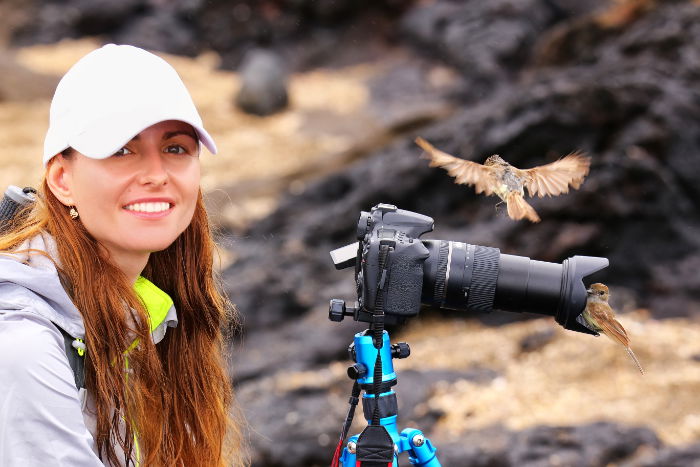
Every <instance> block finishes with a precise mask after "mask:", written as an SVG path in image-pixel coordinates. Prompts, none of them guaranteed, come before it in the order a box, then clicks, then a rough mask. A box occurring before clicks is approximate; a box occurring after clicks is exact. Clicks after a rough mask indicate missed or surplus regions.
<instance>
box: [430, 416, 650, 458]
mask: <svg viewBox="0 0 700 467" xmlns="http://www.w3.org/2000/svg"><path fill="white" fill-rule="evenodd" d="M660 446H661V442H660V441H659V439H658V438H657V437H656V435H655V434H654V432H652V431H651V430H649V429H648V428H638V427H626V426H623V425H618V424H614V423H608V422H599V423H592V424H588V425H581V426H576V427H549V426H537V427H533V428H528V429H526V430H522V431H510V430H507V429H505V428H503V427H489V428H486V429H484V430H479V431H474V432H467V433H465V434H463V436H461V437H460V440H459V442H449V441H448V442H445V443H439V442H438V455H439V456H440V462H441V463H442V464H443V465H465V466H466V465H468V466H483V467H515V466H517V467H521V466H522V467H549V466H554V465H562V466H567V467H591V466H606V465H611V464H613V463H618V462H620V461H624V460H626V459H629V458H630V457H632V456H633V455H634V453H635V451H636V450H638V449H640V448H645V449H649V450H656V449H658V448H659V447H660Z"/></svg>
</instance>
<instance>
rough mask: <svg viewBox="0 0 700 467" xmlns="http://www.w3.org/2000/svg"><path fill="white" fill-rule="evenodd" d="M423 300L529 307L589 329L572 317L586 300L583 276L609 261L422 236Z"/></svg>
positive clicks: (456, 305) (485, 308)
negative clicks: (534, 255) (547, 256)
mask: <svg viewBox="0 0 700 467" xmlns="http://www.w3.org/2000/svg"><path fill="white" fill-rule="evenodd" d="M423 244H424V245H425V246H426V247H427V248H428V250H429V251H430V256H429V257H428V259H427V260H426V261H425V264H424V267H423V293H422V297H421V301H422V302H423V303H424V304H428V305H433V306H437V307H440V308H447V309H453V310H466V311H470V312H482V313H483V312H489V311H491V310H492V309H493V308H498V309H501V310H506V311H529V312H532V313H540V314H545V315H551V316H554V317H556V320H557V322H559V323H560V324H561V325H562V326H564V327H565V328H567V329H571V330H575V331H579V332H585V333H589V334H594V333H593V332H592V331H590V330H588V329H587V328H586V327H584V326H582V325H581V324H579V323H578V322H577V321H576V317H577V316H578V315H580V314H581V312H582V311H583V309H584V307H585V305H586V287H585V286H584V285H583V278H584V277H586V276H588V275H590V274H592V273H593V272H596V271H598V270H600V269H602V268H604V267H606V266H607V265H608V260H607V259H606V258H596V257H588V256H574V257H572V258H569V259H566V260H564V262H563V263H562V264H558V263H548V262H544V261H535V260H531V259H530V258H527V257H523V256H514V255H505V254H501V253H500V251H499V250H498V248H490V247H484V246H479V245H470V244H468V243H461V242H452V241H445V240H423Z"/></svg>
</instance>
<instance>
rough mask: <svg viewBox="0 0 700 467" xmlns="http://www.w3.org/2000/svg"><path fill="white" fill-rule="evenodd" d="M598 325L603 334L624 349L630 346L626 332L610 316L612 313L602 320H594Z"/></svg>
mask: <svg viewBox="0 0 700 467" xmlns="http://www.w3.org/2000/svg"><path fill="white" fill-rule="evenodd" d="M596 322H597V323H598V325H599V326H600V327H601V328H602V330H603V333H605V335H607V336H608V337H610V338H612V339H613V340H615V341H617V342H619V343H620V344H622V345H624V346H625V347H629V346H630V338H629V337H628V336H627V331H625V328H623V327H622V324H620V322H619V321H618V320H616V319H615V318H614V317H613V316H612V312H611V313H609V314H608V316H606V318H604V319H596Z"/></svg>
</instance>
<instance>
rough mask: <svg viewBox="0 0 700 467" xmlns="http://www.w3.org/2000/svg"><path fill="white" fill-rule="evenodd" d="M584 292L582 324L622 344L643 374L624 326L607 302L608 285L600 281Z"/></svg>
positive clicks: (608, 294) (608, 295)
mask: <svg viewBox="0 0 700 467" xmlns="http://www.w3.org/2000/svg"><path fill="white" fill-rule="evenodd" d="M586 292H587V294H588V296H587V298H586V308H585V309H584V310H583V313H581V317H582V318H583V321H584V322H583V323H582V324H584V325H585V326H586V327H588V328H589V329H591V330H593V331H596V332H602V333H603V334H605V335H606V336H608V337H609V338H610V339H612V340H614V341H615V342H617V343H619V344H622V346H624V347H625V349H626V350H627V353H628V354H629V356H630V357H632V360H634V363H635V364H636V365H637V368H639V371H640V372H641V373H642V374H644V370H643V369H642V365H640V364H639V360H637V356H636V355H634V352H632V349H631V348H630V339H629V337H628V336H627V332H626V331H625V328H623V327H622V324H620V322H619V321H618V320H616V319H615V313H614V312H613V309H612V308H611V307H610V305H609V304H608V298H609V297H610V291H609V290H608V286H606V285H605V284H601V283H596V284H592V285H591V287H590V288H589V289H588V290H587V291H586Z"/></svg>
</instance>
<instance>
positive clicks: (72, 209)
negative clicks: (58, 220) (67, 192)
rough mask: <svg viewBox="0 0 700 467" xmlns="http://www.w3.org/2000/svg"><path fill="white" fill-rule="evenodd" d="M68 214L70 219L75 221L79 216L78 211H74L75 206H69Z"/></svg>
mask: <svg viewBox="0 0 700 467" xmlns="http://www.w3.org/2000/svg"><path fill="white" fill-rule="evenodd" d="M68 214H70V218H71V219H77V218H78V216H79V215H80V214H78V210H77V209H75V206H71V208H70V211H68Z"/></svg>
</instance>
